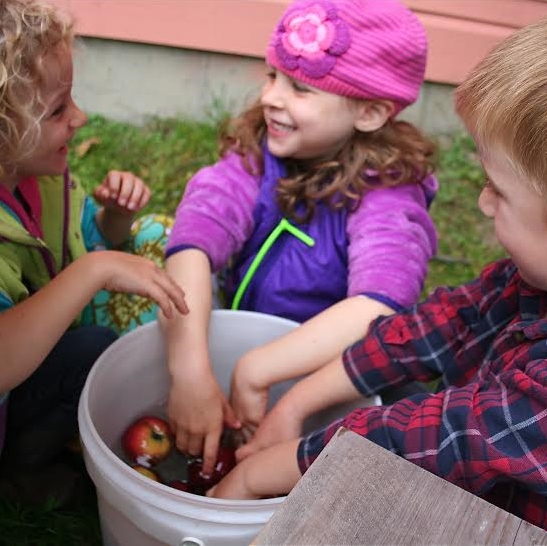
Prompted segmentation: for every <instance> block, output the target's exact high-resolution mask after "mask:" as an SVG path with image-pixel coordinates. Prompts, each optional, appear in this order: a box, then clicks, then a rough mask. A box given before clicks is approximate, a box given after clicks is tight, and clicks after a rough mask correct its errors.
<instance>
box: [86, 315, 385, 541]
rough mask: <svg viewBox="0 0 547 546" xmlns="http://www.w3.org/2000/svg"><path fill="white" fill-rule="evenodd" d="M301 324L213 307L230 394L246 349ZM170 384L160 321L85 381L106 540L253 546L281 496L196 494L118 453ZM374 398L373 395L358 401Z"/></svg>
mask: <svg viewBox="0 0 547 546" xmlns="http://www.w3.org/2000/svg"><path fill="white" fill-rule="evenodd" d="M296 326H297V323H295V322H292V321H290V320H286V319H282V318H279V317H275V316H271V315H265V314H261V313H252V312H248V311H229V310H215V311H213V314H212V318H211V325H210V332H209V344H210V353H211V359H212V363H213V367H214V371H215V374H216V376H217V379H218V381H219V383H220V384H221V385H222V386H223V388H224V389H225V390H226V391H227V390H228V389H229V385H230V377H231V373H232V369H233V366H234V364H235V362H236V361H237V359H238V358H239V357H240V356H241V355H242V354H244V353H245V352H246V351H248V350H249V349H251V348H252V347H255V346H257V345H261V344H263V343H266V342H268V341H270V340H272V339H274V338H276V337H279V336H281V335H283V334H286V333H288V332H289V331H291V330H292V329H293V328H295V327H296ZM169 381H170V380H169V376H168V373H167V365H166V355H165V349H164V342H163V337H162V334H161V331H160V329H159V326H158V324H157V323H150V324H147V325H145V326H141V327H139V328H137V329H136V330H134V331H133V332H131V333H129V334H127V335H125V336H123V337H121V338H120V339H119V340H118V341H116V342H115V343H114V344H113V345H111V346H110V347H109V348H108V349H107V350H106V351H105V352H104V353H103V354H102V355H101V357H100V358H99V359H98V360H97V362H96V364H95V366H94V367H93V369H92V371H91V373H90V374H89V377H88V379H87V382H86V385H85V387H84V390H83V392H82V396H81V399H80V405H79V415H78V419H79V426H80V434H81V438H82V444H83V450H84V457H85V462H86V467H87V470H88V472H89V474H90V476H91V478H92V480H93V482H94V484H95V486H96V489H97V497H98V508H99V517H100V523H101V531H102V535H103V542H104V545H105V546H159V545H172V546H198V545H203V546H205V545H206V546H236V545H237V546H240V545H248V544H250V543H251V542H252V540H253V538H254V537H255V536H256V535H257V534H258V533H259V531H260V529H261V527H262V526H263V525H264V524H265V523H266V522H267V521H268V519H269V518H270V517H271V515H272V514H273V512H274V511H275V510H276V509H277V508H278V506H279V505H280V503H281V502H283V500H284V498H283V497H281V498H274V499H263V500H258V501H237V500H219V499H210V498H207V497H202V496H198V495H192V494H190V493H185V492H182V491H178V490H176V489H173V488H171V487H168V486H166V485H163V484H161V483H158V482H155V481H152V480H150V479H148V478H145V477H144V476H142V475H140V474H139V473H137V472H135V471H134V470H133V469H131V468H130V467H129V466H128V465H127V464H126V463H125V462H124V461H122V460H121V459H120V458H119V457H118V456H117V455H116V454H115V452H114V451H115V446H116V445H117V444H118V443H119V439H120V437H121V435H122V432H123V430H124V429H125V428H126V427H127V425H128V424H129V423H130V422H131V421H132V420H134V419H135V418H136V417H137V416H139V415H140V414H142V413H143V411H145V410H146V409H147V408H150V407H152V406H159V405H163V404H165V402H166V400H167V394H168V390H169ZM290 384H291V382H287V383H285V384H280V385H276V386H275V387H274V388H273V389H272V390H271V400H272V402H275V401H276V400H277V399H278V398H279V397H280V396H281V395H282V394H283V393H284V392H285V391H286V390H287V388H288V387H289V386H290ZM196 388H199V385H196ZM367 402H368V403H367ZM377 403H379V399H378V398H375V399H370V400H369V401H365V403H363V401H361V403H360V404H359V405H372V404H377ZM349 409H351V407H350V406H344V407H342V408H340V407H339V408H335V409H332V410H330V411H328V412H323V414H322V415H318V416H315V417H314V418H313V419H312V420H311V421H310V422H308V423H307V424H306V428H307V429H311V428H315V427H318V426H321V425H323V424H326V423H327V422H330V421H331V420H332V419H333V418H335V417H337V416H339V415H341V414H342V413H346V412H347V411H349Z"/></svg>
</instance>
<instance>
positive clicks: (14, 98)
mask: <svg viewBox="0 0 547 546" xmlns="http://www.w3.org/2000/svg"><path fill="white" fill-rule="evenodd" d="M72 40H73V26H72V21H71V20H70V18H68V16H66V15H65V14H63V13H61V12H60V11H59V10H57V9H56V8H55V7H54V6H51V5H49V4H47V3H45V2H41V1H40V0H0V180H2V179H4V178H5V177H7V176H10V175H11V174H13V172H14V169H15V164H16V162H17V161H19V160H20V159H21V158H23V157H25V155H27V154H29V153H32V151H33V149H34V147H35V146H36V143H37V141H38V139H39V136H40V123H39V122H40V118H41V116H42V114H43V103H42V98H41V96H40V90H41V88H42V86H43V82H44V77H45V74H44V59H45V58H46V56H47V55H48V54H51V53H52V51H54V50H55V49H56V48H58V47H59V46H64V47H67V48H70V47H71V45H72Z"/></svg>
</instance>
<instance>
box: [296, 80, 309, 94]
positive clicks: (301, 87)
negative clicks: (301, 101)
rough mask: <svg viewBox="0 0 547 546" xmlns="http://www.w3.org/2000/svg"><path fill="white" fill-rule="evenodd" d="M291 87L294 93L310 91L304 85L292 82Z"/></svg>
mask: <svg viewBox="0 0 547 546" xmlns="http://www.w3.org/2000/svg"><path fill="white" fill-rule="evenodd" d="M292 86H293V88H294V90H295V91H298V92H299V93H308V92H309V91H310V88H309V87H307V86H306V85H304V84H303V83H300V82H297V81H294V80H293V82H292Z"/></svg>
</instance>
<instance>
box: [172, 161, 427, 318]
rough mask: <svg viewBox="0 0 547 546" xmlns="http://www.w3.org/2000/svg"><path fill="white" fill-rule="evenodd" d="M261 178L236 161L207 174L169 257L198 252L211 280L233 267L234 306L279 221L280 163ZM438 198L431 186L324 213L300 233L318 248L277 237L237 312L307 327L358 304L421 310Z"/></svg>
mask: <svg viewBox="0 0 547 546" xmlns="http://www.w3.org/2000/svg"><path fill="white" fill-rule="evenodd" d="M264 170H265V172H264V175H263V176H262V177H253V176H251V175H250V174H249V173H248V172H247V171H245V169H244V167H243V165H242V162H241V158H240V157H239V156H237V155H236V154H229V155H228V156H227V157H226V158H224V159H222V160H220V161H219V162H218V163H216V164H215V165H212V166H209V167H205V168H203V169H201V170H200V171H199V172H198V173H197V174H196V175H195V176H194V177H193V178H192V179H191V180H190V182H189V183H188V186H187V189H186V193H185V196H184V198H183V200H182V201H181V203H180V204H179V207H178V209H177V214H176V220H175V226H174V228H173V231H172V233H171V235H170V238H169V242H168V245H167V248H166V254H167V256H170V255H172V254H174V253H176V252H178V251H180V250H183V249H185V248H200V249H201V250H203V251H204V252H205V253H206V254H207V256H208V257H209V259H210V261H211V267H212V270H213V271H215V272H217V271H219V270H221V269H222V268H225V266H226V265H227V264H228V262H229V260H230V258H233V260H232V262H233V263H232V264H231V267H230V268H228V269H227V270H226V271H227V276H226V285H225V289H226V293H227V296H228V300H229V303H230V304H231V303H232V299H233V297H234V294H235V292H236V290H237V288H238V285H239V283H240V282H241V281H242V279H243V278H244V276H245V273H246V272H247V270H248V268H249V266H250V264H251V263H252V261H253V260H254V258H255V256H256V254H257V252H258V251H259V250H260V248H261V246H262V244H263V243H264V241H265V240H266V239H267V238H268V236H269V235H270V234H271V233H272V231H273V230H274V229H275V228H276V226H277V225H278V223H279V221H280V220H281V219H282V215H281V212H280V210H279V208H278V206H277V204H276V201H275V195H274V188H275V185H276V183H277V180H278V178H279V177H280V176H283V175H284V173H285V171H284V167H283V163H282V161H280V160H279V159H277V158H275V157H274V156H272V155H271V154H269V153H267V152H266V153H265V169H264ZM436 190H437V181H436V179H435V177H433V176H429V177H427V178H426V179H425V180H424V181H423V182H422V184H408V185H404V186H399V187H396V188H380V189H377V190H372V191H369V192H367V193H366V195H365V196H364V197H363V199H362V200H361V204H360V206H359V208H358V209H357V210H356V211H354V212H351V213H348V212H347V211H345V210H341V211H332V210H331V209H329V208H328V207H327V206H326V205H322V204H320V205H319V206H318V208H317V211H316V214H315V215H314V218H313V219H312V220H311V221H310V222H309V223H307V224H304V225H298V226H296V227H297V228H298V229H299V230H301V231H302V232H304V234H305V236H306V235H307V236H308V237H311V239H313V242H314V244H313V246H311V247H310V246H308V245H307V244H305V243H303V242H302V241H301V240H300V239H298V238H296V237H295V236H294V235H292V234H290V233H288V232H287V231H286V230H281V233H280V234H279V237H278V238H277V239H276V241H275V243H274V244H273V245H272V246H271V248H270V249H269V250H268V252H267V253H266V255H265V257H264V259H263V260H262V261H261V263H260V265H259V266H258V268H257V269H256V273H255V275H254V276H253V278H252V279H251V281H250V283H249V284H248V286H247V288H246V290H245V291H244V293H243V295H242V297H241V300H240V302H239V305H238V306H237V307H238V308H240V309H249V310H252V311H260V312H263V313H269V314H275V315H279V316H283V317H286V318H290V319H292V320H296V321H298V322H303V321H305V320H307V319H309V318H311V317H312V316H314V315H315V314H317V313H319V312H320V311H322V310H324V309H326V308H327V307H330V306H331V305H333V304H335V303H336V302H338V301H340V300H342V299H344V298H346V297H348V296H354V295H358V294H365V295H367V296H369V297H371V298H374V299H376V300H379V301H381V302H383V303H385V304H386V305H388V306H390V307H391V308H393V309H395V310H398V309H400V308H402V307H406V306H408V305H410V304H412V303H414V302H416V301H417V299H418V297H419V295H420V292H421V289H422V286H423V281H424V279H425V276H426V273H427V263H428V261H429V259H430V258H431V257H432V256H433V254H434V253H435V251H436V245H437V238H436V231H435V228H434V225H433V222H432V220H431V217H430V216H429V213H428V206H429V203H430V202H431V200H432V198H433V197H434V195H435V192H436Z"/></svg>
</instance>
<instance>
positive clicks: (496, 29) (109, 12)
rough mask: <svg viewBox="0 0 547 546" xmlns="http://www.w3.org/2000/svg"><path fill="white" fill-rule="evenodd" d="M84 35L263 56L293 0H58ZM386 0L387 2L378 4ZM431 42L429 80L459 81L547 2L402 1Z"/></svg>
mask: <svg viewBox="0 0 547 546" xmlns="http://www.w3.org/2000/svg"><path fill="white" fill-rule="evenodd" d="M52 1H54V2H55V3H57V4H59V5H60V6H62V7H64V8H66V9H68V10H69V11H70V12H71V13H72V14H74V16H75V17H76V24H77V31H78V33H79V34H81V35H83V36H93V37H98V38H112V39H117V40H127V41H133V42H145V43H151V44H161V45H168V46H175V47H182V48H189V49H199V50H208V51H217V52H225V53H232V54H238V55H246V56H251V57H262V56H263V53H264V50H265V46H266V43H267V40H268V37H269V34H270V32H271V29H272V28H273V26H274V24H275V22H276V20H277V18H278V16H279V15H280V13H281V11H282V9H283V7H284V6H285V5H286V4H287V0H52ZM377 1H381V0H377ZM404 1H405V3H406V4H407V5H408V6H409V7H410V8H412V9H413V10H414V12H415V13H416V14H417V15H418V16H419V17H420V19H421V20H422V22H423V23H424V25H425V27H426V29H427V32H428V35H429V41H430V55H429V62H428V68H427V74H426V78H427V79H428V80H430V81H435V82H442V83H451V84H456V83H458V82H459V81H461V79H462V78H463V77H464V76H465V74H466V73H467V72H468V70H469V69H470V68H471V67H472V66H473V65H474V64H475V63H476V62H477V61H478V60H479V59H480V58H481V57H482V56H484V55H485V54H486V52H487V51H488V50H489V49H490V48H491V47H492V46H493V45H494V44H495V43H497V42H498V41H499V40H501V39H502V38H504V37H505V36H507V35H508V34H510V33H511V32H512V31H514V30H515V29H516V28H520V27H522V26H524V25H526V24H528V23H530V22H533V21H535V20H537V19H540V18H542V17H547V0H404Z"/></svg>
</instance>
